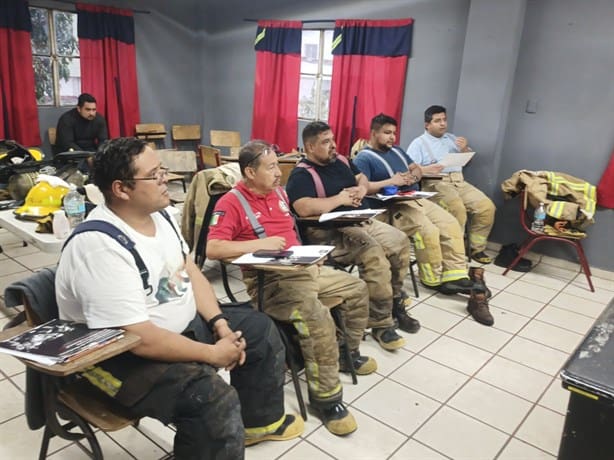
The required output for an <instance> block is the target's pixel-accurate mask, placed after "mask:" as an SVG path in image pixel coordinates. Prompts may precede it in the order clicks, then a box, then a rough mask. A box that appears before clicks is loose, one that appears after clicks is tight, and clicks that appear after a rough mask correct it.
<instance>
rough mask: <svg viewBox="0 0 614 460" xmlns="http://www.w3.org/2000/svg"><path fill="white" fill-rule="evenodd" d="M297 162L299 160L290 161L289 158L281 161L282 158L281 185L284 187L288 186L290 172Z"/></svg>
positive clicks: (280, 165)
mask: <svg viewBox="0 0 614 460" xmlns="http://www.w3.org/2000/svg"><path fill="white" fill-rule="evenodd" d="M296 163H298V160H295V161H289V160H284V161H281V159H280V161H279V169H280V170H281V179H280V182H279V185H281V186H282V187H285V186H286V184H287V183H288V178H289V177H290V173H291V172H292V170H293V169H294V168H295V166H296Z"/></svg>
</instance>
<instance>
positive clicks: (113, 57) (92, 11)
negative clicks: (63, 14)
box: [77, 4, 140, 138]
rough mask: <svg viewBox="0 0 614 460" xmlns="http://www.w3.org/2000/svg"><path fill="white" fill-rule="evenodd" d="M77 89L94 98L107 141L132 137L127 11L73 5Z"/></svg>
mask: <svg viewBox="0 0 614 460" xmlns="http://www.w3.org/2000/svg"><path fill="white" fill-rule="evenodd" d="M77 13H78V22H77V29H78V35H79V52H80V55H81V90H82V92H84V93H90V94H91V95H92V96H94V97H95V98H96V101H97V108H98V111H99V112H100V113H101V114H102V115H104V117H105V118H106V120H107V127H108V130H109V138H113V137H118V136H133V135H134V127H135V125H136V124H137V123H139V120H140V114H139V94H138V83H137V75H136V52H135V47H134V17H133V14H132V11H131V10H121V9H117V8H109V7H106V6H96V5H85V4H77Z"/></svg>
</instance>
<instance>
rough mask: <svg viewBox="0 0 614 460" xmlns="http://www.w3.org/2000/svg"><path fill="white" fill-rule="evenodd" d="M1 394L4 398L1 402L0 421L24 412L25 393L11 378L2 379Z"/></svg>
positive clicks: (0, 382) (0, 383)
mask: <svg viewBox="0 0 614 460" xmlns="http://www.w3.org/2000/svg"><path fill="white" fill-rule="evenodd" d="M0 395H2V399H3V403H2V404H0V423H1V422H4V421H5V420H8V419H10V418H13V417H16V416H18V415H20V414H23V412H24V406H23V394H22V393H21V392H20V391H19V390H18V389H17V388H16V387H15V385H13V383H11V381H10V380H9V379H4V380H2V381H0Z"/></svg>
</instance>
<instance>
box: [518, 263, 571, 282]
mask: <svg viewBox="0 0 614 460" xmlns="http://www.w3.org/2000/svg"><path fill="white" fill-rule="evenodd" d="M548 260H549V259H544V260H543V263H539V264H537V265H535V266H534V267H533V268H532V269H531V271H530V272H528V273H535V274H539V275H546V276H549V277H551V278H556V279H559V280H566V281H571V280H572V279H574V278H575V277H576V276H577V275H578V271H579V270H580V266H579V265H578V264H571V265H568V264H556V263H555V264H553V263H548ZM557 260H559V259H557ZM528 273H527V274H528Z"/></svg>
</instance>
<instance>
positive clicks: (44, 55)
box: [30, 7, 81, 106]
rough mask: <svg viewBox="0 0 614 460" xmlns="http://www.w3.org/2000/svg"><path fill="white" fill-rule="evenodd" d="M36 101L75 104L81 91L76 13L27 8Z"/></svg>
mask: <svg viewBox="0 0 614 460" xmlns="http://www.w3.org/2000/svg"><path fill="white" fill-rule="evenodd" d="M30 17H31V18H32V38H31V43H32V58H33V59H32V60H33V65H34V77H35V81H36V101H37V104H38V105H51V106H63V105H76V104H77V97H78V96H79V94H80V93H81V67H80V62H79V39H78V38H77V14H76V13H71V12H68V11H59V10H51V9H47V8H35V7H32V8H30Z"/></svg>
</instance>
